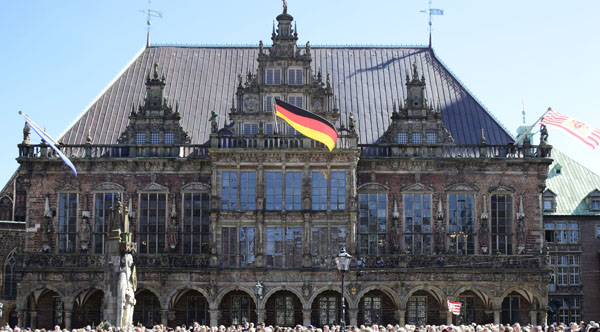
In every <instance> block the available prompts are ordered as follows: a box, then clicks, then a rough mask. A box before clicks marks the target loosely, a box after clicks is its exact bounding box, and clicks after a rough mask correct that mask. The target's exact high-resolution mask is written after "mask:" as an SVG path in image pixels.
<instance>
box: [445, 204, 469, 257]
mask: <svg viewBox="0 0 600 332" xmlns="http://www.w3.org/2000/svg"><path fill="white" fill-rule="evenodd" d="M448 199H449V206H450V215H449V218H450V220H449V227H448V234H449V236H450V239H449V244H450V252H451V253H454V254H458V255H472V254H474V251H475V247H474V244H473V243H474V241H473V237H474V234H473V231H474V229H473V220H474V215H475V205H474V198H473V195H471V194H450V195H448Z"/></svg>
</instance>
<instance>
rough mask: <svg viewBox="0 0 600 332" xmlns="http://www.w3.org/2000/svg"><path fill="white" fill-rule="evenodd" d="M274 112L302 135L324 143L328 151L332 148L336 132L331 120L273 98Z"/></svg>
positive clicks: (336, 135) (335, 139)
mask: <svg viewBox="0 0 600 332" xmlns="http://www.w3.org/2000/svg"><path fill="white" fill-rule="evenodd" d="M275 114H276V115H277V116H278V117H280V118H282V119H284V120H285V122H287V123H288V124H289V125H290V126H292V127H294V129H296V130H297V131H299V132H300V133H302V134H303V135H304V136H306V137H309V138H312V139H314V140H315V141H319V142H321V143H323V144H325V145H326V146H327V147H328V148H329V151H332V150H333V147H334V146H335V142H336V141H337V137H338V134H337V132H336V131H335V127H333V125H332V124H331V122H329V121H327V120H325V119H323V118H322V117H320V116H318V115H316V114H315V113H312V112H309V111H307V110H303V109H301V108H299V107H296V106H294V105H291V104H288V103H286V102H284V101H282V100H279V99H276V100H275Z"/></svg>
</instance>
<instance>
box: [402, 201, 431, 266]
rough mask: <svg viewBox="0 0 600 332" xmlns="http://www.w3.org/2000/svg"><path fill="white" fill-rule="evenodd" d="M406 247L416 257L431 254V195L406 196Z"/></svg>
mask: <svg viewBox="0 0 600 332" xmlns="http://www.w3.org/2000/svg"><path fill="white" fill-rule="evenodd" d="M404 246H405V248H406V250H407V251H408V252H410V253H411V254H414V255H429V254H431V194H419V193H415V194H405V195H404Z"/></svg>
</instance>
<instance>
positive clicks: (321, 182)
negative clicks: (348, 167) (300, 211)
mask: <svg viewBox="0 0 600 332" xmlns="http://www.w3.org/2000/svg"><path fill="white" fill-rule="evenodd" d="M325 174H327V173H325V171H320V172H312V209H313V210H315V211H319V210H321V211H322V210H327V177H326V176H325Z"/></svg>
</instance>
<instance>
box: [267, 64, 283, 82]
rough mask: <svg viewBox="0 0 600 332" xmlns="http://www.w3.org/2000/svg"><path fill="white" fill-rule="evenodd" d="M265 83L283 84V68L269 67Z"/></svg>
mask: <svg viewBox="0 0 600 332" xmlns="http://www.w3.org/2000/svg"><path fill="white" fill-rule="evenodd" d="M265 76H266V77H265V83H266V84H267V85H280V84H281V69H279V68H267V70H266V72H265Z"/></svg>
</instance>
